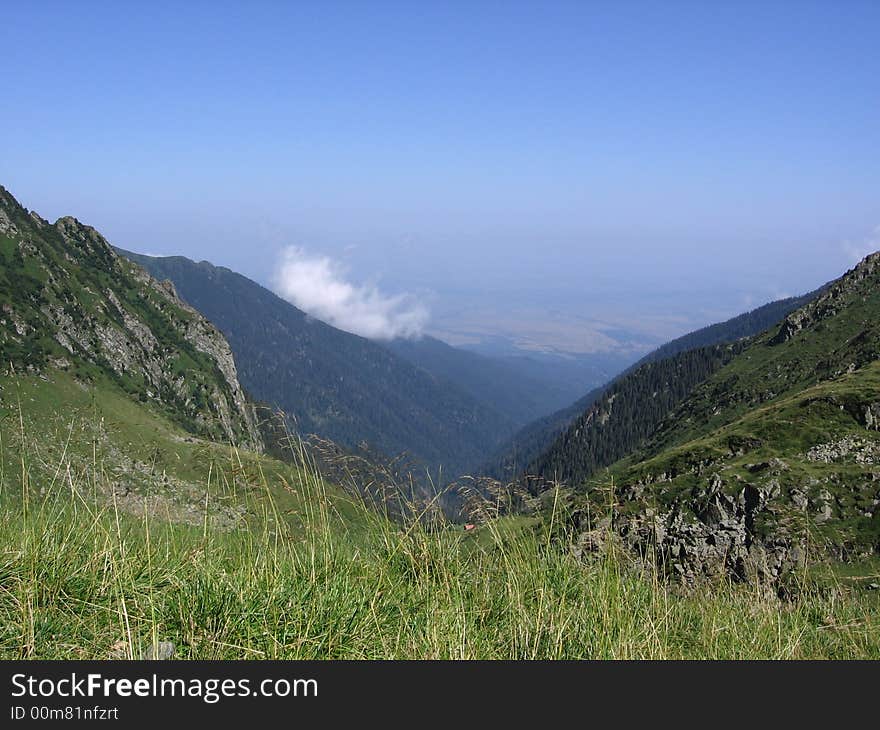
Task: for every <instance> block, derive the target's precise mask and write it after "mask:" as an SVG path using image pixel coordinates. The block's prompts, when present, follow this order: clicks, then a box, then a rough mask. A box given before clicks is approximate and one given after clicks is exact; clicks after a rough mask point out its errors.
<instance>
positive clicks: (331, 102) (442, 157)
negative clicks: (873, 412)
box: [0, 2, 880, 352]
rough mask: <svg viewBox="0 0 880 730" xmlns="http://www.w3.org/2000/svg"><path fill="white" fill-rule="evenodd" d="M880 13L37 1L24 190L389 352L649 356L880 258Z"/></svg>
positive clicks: (16, 112)
mask: <svg viewBox="0 0 880 730" xmlns="http://www.w3.org/2000/svg"><path fill="white" fill-rule="evenodd" d="M878 21H880V6H878V5H877V4H876V3H870V2H849V3H845V4H840V5H831V4H827V5H819V4H813V3H781V2H780V3H760V4H758V3H755V4H752V3H737V4H735V5H734V4H731V5H728V6H724V5H720V4H711V5H709V4H700V3H686V2H679V3H671V4H665V5H663V6H660V5H658V4H651V3H641V2H633V3H627V4H617V3H614V4H610V3H608V4H606V3H553V4H543V3H542V4H537V3H534V4H528V3H516V4H510V5H505V6H498V5H492V4H487V3H476V4H457V3H450V4H445V5H442V6H440V5H434V6H420V7H418V8H414V7H413V6H410V5H406V4H395V3H377V4H370V5H369V6H367V5H359V4H354V3H351V4H347V3H330V4H323V3H322V4H320V5H317V4H316V5H308V4H302V5H297V6H288V5H281V4H273V3H257V4H255V5H253V6H250V5H249V6H247V7H245V6H235V5H226V4H217V5H199V4H187V5H184V6H182V7H181V6H178V5H173V4H162V3H159V4H156V5H151V6H149V7H148V8H147V7H131V6H127V7H122V6H118V5H115V4H112V3H80V4H77V5H76V6H72V5H66V4H62V3H58V4H53V3H49V4H43V5H41V6H36V5H31V6H21V7H10V8H8V9H7V12H6V18H5V24H4V29H3V31H2V33H3V39H4V41H5V45H6V48H7V51H8V55H9V58H10V59H11V68H9V69H7V74H6V75H5V78H4V92H5V93H4V102H5V104H4V105H5V107H6V109H7V110H8V113H7V114H5V115H3V117H2V118H0V138H2V139H3V141H4V155H3V160H4V162H3V168H2V178H0V183H2V184H3V185H4V186H6V187H7V188H8V189H9V190H10V192H11V193H12V194H13V195H15V196H16V197H17V198H18V199H19V200H20V201H21V202H22V204H23V205H25V206H26V207H28V208H30V209H33V210H36V211H37V212H39V213H40V214H41V215H43V216H44V217H47V218H50V219H53V220H54V219H55V218H57V217H59V216H61V215H68V214H69V215H75V216H76V217H77V218H79V219H80V220H82V221H83V222H86V223H88V224H90V225H93V226H95V227H96V228H98V229H99V230H100V231H101V232H102V233H104V234H105V235H106V236H107V237H108V239H109V240H110V241H111V242H112V243H113V244H115V245H118V246H120V247H123V248H127V249H131V250H134V251H138V252H141V253H148V254H155V255H183V256H187V257H189V258H192V259H195V260H201V259H207V260H209V261H211V262H212V263H214V264H217V265H222V266H227V267H229V268H231V269H233V270H235V271H238V272H240V273H242V274H244V275H246V276H248V277H250V278H253V279H255V280H256V281H258V282H260V283H262V284H265V285H268V286H270V287H271V288H273V289H274V290H275V291H277V292H279V293H280V294H282V295H283V296H285V297H286V298H288V299H290V300H291V301H292V302H293V303H294V304H297V305H298V306H301V307H302V308H304V309H307V311H309V310H310V311H311V312H312V313H313V314H315V315H316V316H318V317H320V318H322V319H326V320H327V321H330V322H331V323H332V324H336V325H337V326H340V327H342V328H343V329H349V330H350V331H357V332H359V333H361V334H366V335H368V336H376V337H382V336H391V335H403V336H406V335H411V334H417V333H419V332H427V333H431V334H435V335H438V336H441V337H442V338H444V339H447V340H448V341H451V342H452V343H453V344H468V343H469V342H471V343H472V342H473V340H474V339H477V340H479V339H480V338H481V337H484V338H491V337H492V336H493V335H494V336H499V337H503V338H506V339H507V340H509V341H510V342H513V343H519V345H521V346H522V347H524V348H525V349H526V350H528V349H529V348H537V349H541V348H548V349H557V350H562V351H571V352H589V351H591V350H599V351H602V350H603V349H606V348H611V349H616V348H626V347H632V348H634V349H636V350H637V349H639V348H642V349H647V348H649V347H650V346H651V344H659V343H660V342H663V341H665V340H668V339H670V338H672V337H675V336H677V335H680V334H683V333H684V332H687V331H689V330H692V329H694V328H696V327H699V326H702V325H705V324H709V323H711V322H715V321H719V320H723V319H726V318H728V317H730V316H733V315H736V314H738V313H740V312H743V311H746V310H749V309H752V308H754V307H756V306H759V305H761V304H763V303H766V302H768V301H771V300H774V299H778V298H782V297H785V296H792V295H797V294H802V293H805V292H807V291H810V290H812V289H814V288H816V287H817V286H819V285H821V284H823V283H825V282H826V281H828V280H830V279H833V278H836V277H837V276H839V275H841V274H842V273H843V272H844V271H845V270H846V269H848V268H850V267H851V266H852V265H853V264H854V263H855V262H856V261H857V260H858V258H860V257H861V256H863V255H864V254H866V253H868V252H869V251H871V250H875V249H878V248H880V175H878V170H880V145H877V143H876V130H877V129H880V87H878V85H877V83H876V79H877V78H880V60H878V55H880V54H877V53H876V48H875V46H876V37H875V36H876V28H877V27H878ZM36 35H39V37H40V38H41V41H42V43H41V46H40V53H39V54H34V53H33V52H32V50H31V48H30V47H29V45H28V44H29V39H31V38H33V37H35V36H36Z"/></svg>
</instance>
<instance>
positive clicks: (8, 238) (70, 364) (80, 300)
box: [0, 188, 262, 450]
mask: <svg viewBox="0 0 880 730" xmlns="http://www.w3.org/2000/svg"><path fill="white" fill-rule="evenodd" d="M0 257H2V258H0V261H2V274H0V298H2V313H0V353H2V359H3V363H4V366H5V367H7V368H8V367H10V366H11V367H12V368H15V369H24V370H28V371H39V370H40V369H43V368H47V367H48V368H58V369H61V370H69V371H72V372H73V373H74V374H75V375H76V376H77V377H79V378H83V379H90V378H94V377H102V376H103V377H108V378H110V379H112V380H113V381H114V382H115V383H116V384H117V385H118V386H119V387H121V388H122V389H123V390H124V391H125V392H126V393H128V394H129V395H130V396H131V397H134V398H136V399H138V400H140V401H143V402H146V403H151V404H153V405H154V406H156V407H158V408H159V409H161V410H163V411H165V412H166V413H167V414H168V415H170V416H172V417H173V419H174V420H176V421H178V422H180V423H181V424H182V425H184V426H185V427H187V428H188V430H190V431H192V432H193V433H195V434H198V435H201V436H205V437H208V438H214V439H221V440H229V441H233V442H234V443H236V444H239V445H241V446H244V447H246V448H249V449H254V450H260V449H262V439H261V437H260V435H259V433H258V430H257V427H256V423H255V418H254V413H253V409H252V407H251V405H250V404H248V402H247V399H246V397H245V393H244V391H243V389H242V387H241V385H240V383H239V381H238V375H237V370H236V365H235V362H234V360H233V356H232V351H231V350H230V348H229V344H228V343H227V342H226V340H225V339H224V338H223V336H222V334H221V333H220V332H219V331H218V330H217V329H216V328H215V327H214V326H213V325H212V324H211V323H210V322H209V321H208V320H207V319H205V318H204V317H203V316H202V315H201V314H200V313H198V312H197V311H196V310H195V309H193V308H192V307H190V306H189V305H188V304H186V303H185V302H184V301H183V300H182V299H180V297H178V296H177V293H176V291H175V289H174V287H173V285H171V284H170V283H169V282H159V281H157V280H155V279H154V278H153V277H151V276H150V275H149V274H148V273H147V272H146V271H145V270H144V269H142V268H141V267H139V266H137V265H136V264H133V263H131V262H129V261H128V260H126V259H124V258H122V257H120V256H118V255H117V254H116V252H115V251H114V249H113V248H112V246H110V244H109V243H108V242H107V241H106V239H105V238H104V237H103V236H102V235H101V234H100V233H99V232H98V231H96V230H95V229H94V228H92V227H91V226H88V225H84V224H83V223H81V222H79V221H78V220H77V219H76V218H73V217H63V218H60V219H59V220H58V221H56V222H55V223H54V224H53V223H49V222H48V221H46V220H44V219H43V218H41V217H40V216H39V215H37V214H36V213H34V212H30V211H27V210H26V209H25V208H23V207H22V206H21V205H20V204H19V203H18V201H16V200H15V199H14V198H13V197H12V195H10V194H9V193H8V192H7V191H6V190H5V189H3V188H0Z"/></svg>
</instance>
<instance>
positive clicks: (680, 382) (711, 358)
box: [481, 289, 823, 480]
mask: <svg viewBox="0 0 880 730" xmlns="http://www.w3.org/2000/svg"><path fill="white" fill-rule="evenodd" d="M822 291H823V289H818V290H816V291H814V292H810V293H809V294H805V295H803V296H800V297H790V298H787V299H780V300H778V301H775V302H770V303H769V304H765V305H764V306H762V307H758V308H757V309H754V310H752V311H750V312H746V313H744V314H741V315H738V316H736V317H733V318H731V319H729V320H727V321H725V322H720V323H718V324H713V325H709V326H708V327H703V328H701V329H698V330H695V331H694V332H691V333H689V334H686V335H683V336H682V337H679V338H677V339H675V340H672V341H670V342H668V343H666V344H665V345H662V346H661V347H658V348H657V349H656V350H654V351H652V352H650V353H648V354H647V355H645V356H644V357H643V358H642V359H641V360H639V361H638V362H637V363H635V364H634V365H631V366H630V367H629V368H627V369H626V370H625V371H623V372H622V373H621V374H620V375H618V376H617V377H616V378H615V379H614V380H612V381H611V382H610V383H607V384H605V385H602V386H599V387H597V388H594V389H593V390H591V391H590V392H589V393H587V394H586V395H585V396H583V397H582V398H580V399H579V400H577V401H576V402H575V403H573V404H572V405H570V406H568V407H566V408H563V409H561V410H559V411H557V412H555V413H552V414H550V415H549V416H545V417H543V418H540V419H538V420H536V421H534V422H533V423H530V424H528V425H526V426H525V427H523V428H521V429H520V430H519V431H518V432H517V433H516V434H515V435H514V436H513V438H511V439H510V440H509V441H508V442H506V443H505V444H504V445H503V446H502V447H501V448H500V449H498V450H497V451H496V452H495V453H494V454H493V456H492V458H491V459H489V460H488V461H487V462H485V464H484V466H483V468H482V469H481V471H482V473H484V474H487V475H490V476H493V477H495V478H497V479H502V480H504V479H510V478H513V477H515V476H516V475H518V474H521V473H522V472H523V471H527V472H529V473H531V474H539V475H542V476H544V477H546V478H548V479H552V478H554V475H556V477H558V478H564V479H575V480H577V479H580V478H584V477H586V476H588V472H587V471H585V470H584V467H588V471H589V473H592V470H593V469H595V468H598V467H602V466H608V465H609V464H611V463H613V462H614V461H615V460H616V459H617V458H619V456H621V455H622V454H624V453H629V451H630V450H632V449H633V448H634V447H635V445H637V443H638V441H639V439H641V438H644V437H645V436H646V435H647V434H648V433H649V432H650V429H651V428H653V426H655V425H656V424H657V422H658V420H659V419H661V418H662V417H664V416H665V415H666V414H667V413H668V410H669V409H670V408H671V407H672V406H673V405H677V404H678V403H679V402H680V401H681V400H682V399H683V398H684V396H685V395H686V394H687V393H688V392H689V391H690V389H691V388H692V387H693V386H695V385H696V384H698V383H699V382H702V379H705V377H708V375H709V374H711V372H712V369H711V368H712V367H717V366H720V365H721V364H722V363H723V353H724V352H725V350H724V348H721V349H718V351H717V352H715V353H713V352H712V350H711V348H713V347H717V346H719V345H724V344H731V343H735V342H737V341H738V340H740V339H743V338H746V337H750V336H752V335H756V334H759V333H760V332H763V331H764V330H766V329H767V328H768V327H770V326H771V325H773V324H776V323H778V322H779V321H780V320H782V319H783V318H784V317H785V316H786V315H788V314H789V313H790V312H792V311H794V310H796V309H798V308H799V307H801V306H803V305H804V304H806V303H807V302H809V301H812V300H813V299H814V298H815V297H817V296H818V295H819V294H820V293H821V292H822ZM698 349H701V350H703V352H702V353H698V354H696V355H694V356H688V357H678V356H680V355H682V354H683V353H687V352H688V351H691V350H698ZM663 360H670V362H668V363H667V364H665V365H663V366H658V367H646V366H649V365H650V364H652V363H658V362H661V361H663ZM664 377H665V378H669V380H664ZM642 391H647V392H650V393H652V399H653V400H652V402H651V404H650V408H649V409H648V411H647V412H645V413H642V414H640V415H638V416H635V415H634V414H632V413H629V412H628V411H627V408H631V407H635V406H636V405H637V404H639V403H640V401H639V400H638V396H637V394H638V393H640V392H642ZM633 394H636V401H635V403H633V402H632V401H630V400H628V398H627V397H626V396H627V395H633ZM611 398H618V401H617V406H616V408H615V413H614V414H613V416H611V415H610V414H611V408H610V400H609V399H611ZM624 401H626V404H625V403H624ZM646 413H650V414H651V415H650V418H646V417H645V416H646ZM609 417H611V418H612V426H611V427H610V428H608V429H603V428H602V427H603V426H604V425H605V423H606V422H607V420H608V418H609ZM618 418H622V419H629V420H632V419H633V418H636V420H639V421H640V423H638V424H637V425H636V426H634V427H633V426H631V425H624V424H620V423H618V421H617V419H618ZM594 419H596V420H595V422H594ZM597 429H599V430H600V431H602V432H603V439H604V440H605V441H606V443H605V444H604V445H599V444H598V443H594V442H590V444H589V445H587V446H584V445H583V444H584V442H585V441H590V439H591V437H590V433H591V432H592V431H596V430H597ZM622 431H623V432H626V433H628V434H629V436H630V438H629V440H626V441H623V442H618V443H616V444H611V443H608V442H609V441H614V440H615V439H616V438H617V437H616V436H612V435H611V434H612V433H616V434H618V436H619V434H620V433H621V432H622ZM633 439H634V440H633ZM591 451H592V452H593V453H594V454H596V453H598V452H602V453H603V454H604V456H603V457H601V458H598V459H597V458H596V456H592V457H590V456H587V453H588V452H591Z"/></svg>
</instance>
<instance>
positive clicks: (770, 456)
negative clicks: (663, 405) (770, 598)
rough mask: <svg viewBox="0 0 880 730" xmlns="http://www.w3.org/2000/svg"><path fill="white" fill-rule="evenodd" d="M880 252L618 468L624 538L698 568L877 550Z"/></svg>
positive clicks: (745, 354)
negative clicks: (812, 553) (814, 553)
mask: <svg viewBox="0 0 880 730" xmlns="http://www.w3.org/2000/svg"><path fill="white" fill-rule="evenodd" d="M878 360H880V254H874V255H872V256H870V257H868V258H867V259H866V260H865V261H864V262H862V263H861V264H860V265H859V266H858V267H856V268H855V269H853V270H852V271H850V272H848V273H847V274H846V275H845V276H843V277H842V278H841V279H839V280H837V281H835V282H833V283H832V284H831V285H830V286H829V287H828V288H827V289H826V290H825V291H824V292H823V293H822V294H821V295H820V296H819V297H818V298H816V299H815V300H813V301H812V302H811V303H809V304H808V305H806V306H804V307H802V308H801V309H798V310H796V311H795V312H793V313H791V314H789V315H788V316H787V317H786V318H785V320H784V321H783V322H782V323H781V324H780V325H778V326H777V327H774V328H771V329H770V330H768V331H767V332H766V333H764V334H763V335H761V336H760V337H757V338H755V339H754V340H752V341H751V342H750V343H749V344H748V345H747V346H746V347H745V348H744V349H743V351H742V352H741V353H740V354H739V355H737V356H736V357H735V358H733V359H732V360H731V361H730V363H728V364H727V365H725V366H724V367H722V368H721V369H719V370H718V371H717V372H716V373H715V374H714V375H712V376H711V377H710V378H708V380H706V382H704V383H703V384H702V385H700V386H698V387H697V388H696V389H694V391H693V393H691V395H690V396H689V397H688V398H686V399H685V400H684V401H683V402H682V403H681V404H680V405H679V406H678V407H676V408H675V409H674V410H673V411H672V413H671V414H670V415H669V416H668V417H667V418H666V419H665V420H664V421H663V423H662V424H661V425H660V427H659V428H658V429H657V431H656V433H655V434H654V436H653V438H651V439H650V440H649V441H648V442H647V443H646V444H645V446H644V447H643V448H642V449H641V450H640V451H637V452H636V453H634V454H633V455H631V456H630V457H628V458H627V459H626V460H624V461H622V462H620V463H618V464H616V465H615V466H613V467H612V469H611V473H610V474H607V475H597V477H595V478H594V479H593V480H592V482H590V483H588V485H587V486H588V489H587V494H589V495H591V496H592V497H593V498H594V500H593V501H595V500H596V499H598V500H599V501H602V499H604V498H599V494H600V493H603V490H605V489H607V487H608V485H609V483H610V480H611V478H613V480H614V484H615V495H616V498H617V499H619V501H620V504H619V508H618V509H617V510H616V511H615V515H614V519H615V521H616V524H617V527H618V531H619V532H620V534H622V535H623V536H624V538H625V539H626V540H627V542H628V543H629V544H630V545H631V546H632V547H633V548H635V549H636V550H638V551H641V552H642V553H646V552H650V551H656V552H658V553H659V556H660V558H661V560H662V561H663V562H664V563H665V564H667V565H668V566H669V567H670V568H671V569H673V570H675V571H677V572H679V573H681V574H682V575H684V576H685V577H688V578H694V577H695V576H699V575H704V574H706V573H711V572H713V571H718V570H724V571H727V572H728V573H732V574H734V575H738V576H743V577H745V576H747V575H752V574H758V575H765V576H771V577H774V578H775V577H778V576H779V575H781V574H783V573H785V572H787V571H790V570H792V569H793V568H794V567H796V566H798V565H800V564H802V563H803V562H804V561H805V560H806V558H807V556H808V554H809V553H810V552H811V551H812V552H816V553H819V554H823V555H827V556H832V557H836V558H845V559H849V560H868V559H871V557H872V556H873V555H875V554H876V551H877V550H878V548H880V522H878V520H880V510H878V509H877V507H878V506H880V433H878V431H880V362H878Z"/></svg>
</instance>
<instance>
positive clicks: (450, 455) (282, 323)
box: [125, 253, 514, 476]
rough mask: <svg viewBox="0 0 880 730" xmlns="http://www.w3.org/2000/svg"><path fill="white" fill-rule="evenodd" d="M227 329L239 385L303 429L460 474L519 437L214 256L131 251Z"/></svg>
mask: <svg viewBox="0 0 880 730" xmlns="http://www.w3.org/2000/svg"><path fill="white" fill-rule="evenodd" d="M125 255H126V256H129V257H131V258H132V259H133V260H135V261H137V262H138V263H140V264H142V265H143V266H144V267H145V268H147V269H148V270H149V271H150V272H151V273H152V274H153V275H154V276H156V277H157V278H162V279H169V280H171V281H172V282H174V285H175V287H176V288H177V290H178V291H179V292H180V295H181V296H182V297H183V298H184V299H185V300H186V301H187V302H189V303H190V304H191V305H192V306H194V307H196V308H197V309H198V310H199V311H200V312H202V313H203V314H204V315H205V316H206V317H208V318H209V319H210V320H211V321H212V322H214V323H215V324H216V325H217V326H218V327H219V328H220V330H221V331H222V332H223V333H224V334H225V335H226V337H227V338H228V340H229V343H230V345H231V347H232V350H233V352H234V353H235V358H236V362H237V364H238V368H239V374H240V377H241V381H242V383H243V384H244V386H245V388H247V390H248V392H249V393H251V394H252V395H253V396H254V397H256V398H258V399H259V400H261V401H265V402H268V403H271V404H273V405H275V406H278V407H280V408H281V409H283V410H284V411H285V412H286V413H287V414H288V415H290V416H293V417H294V418H295V419H296V427H297V429H298V430H299V431H300V432H302V433H315V434H318V435H320V436H323V437H326V438H329V439H332V440H333V441H336V442H338V443H340V444H343V445H347V446H352V447H354V446H357V445H358V444H359V443H360V442H362V441H366V442H368V443H369V444H370V445H371V446H372V447H374V448H376V449H378V450H380V451H382V452H385V453H387V454H390V455H395V454H397V453H399V452H404V451H406V452H408V453H409V454H410V455H411V456H412V457H414V458H415V459H417V460H418V461H420V462H422V463H423V464H426V465H428V466H430V467H432V468H434V469H436V467H438V466H440V465H442V467H443V470H444V473H446V474H449V475H450V476H455V475H456V474H457V473H459V472H460V471H462V470H464V469H466V468H468V467H469V466H470V465H472V464H473V463H475V462H478V461H479V460H480V459H481V458H482V456H483V455H484V454H485V453H486V452H487V451H490V450H491V449H493V448H494V447H495V446H496V445H497V444H498V443H499V441H500V440H501V439H502V438H504V437H506V436H507V435H509V434H510V433H512V431H513V429H514V426H513V423H512V422H511V421H510V420H509V419H508V418H506V417H505V416H504V415H502V414H501V413H499V412H497V411H496V410H494V409H492V408H490V407H489V406H487V405H485V404H484V403H483V402H482V401H478V400H476V399H474V398H473V397H471V396H470V395H468V394H467V393H465V392H463V391H461V390H460V389H458V388H457V387H455V386H454V385H453V384H451V383H450V382H448V381H445V380H441V379H439V378H437V377H435V376H433V375H431V374H430V373H428V372H426V371H425V370H423V369H421V368H419V367H416V366H414V365H412V364H411V363H409V362H407V361H406V360H404V359H403V358H400V357H398V356H397V355H395V354H394V353H392V352H391V351H390V350H388V349H387V348H385V347H383V346H382V345H379V344H377V343H375V342H371V341H370V340H367V339H364V338H362V337H358V336H356V335H352V334H349V333H347V332H342V331H341V330H338V329H336V328H334V327H331V326H329V325H326V324H324V323H323V322H320V321H318V320H315V319H312V318H310V317H308V316H307V315H306V314H305V313H303V312H302V311H300V310H299V309H297V308H296V307H294V306H293V305H291V304H289V303H288V302H286V301H284V300H283V299H281V298H279V297H277V296H275V295H274V294H273V293H272V292H270V291H268V290H267V289H265V288H263V287H261V286H260V285H259V284H256V283H255V282H253V281H251V280H249V279H247V278H245V277H244V276H241V275H240V274H236V273H234V272H232V271H230V270H228V269H224V268H222V267H216V266H212V265H211V264H209V263H207V262H201V263H195V262H193V261H190V260H189V259H186V258H182V257H176V256H175V257H167V258H152V257H147V256H142V255H139V254H130V253H125Z"/></svg>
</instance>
